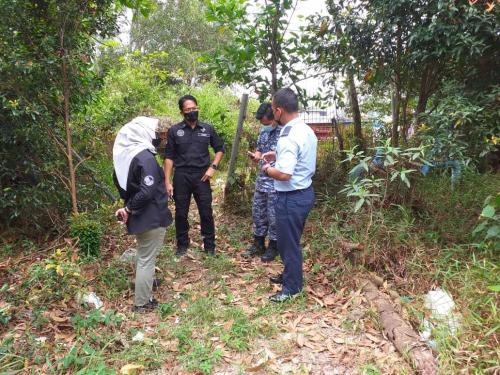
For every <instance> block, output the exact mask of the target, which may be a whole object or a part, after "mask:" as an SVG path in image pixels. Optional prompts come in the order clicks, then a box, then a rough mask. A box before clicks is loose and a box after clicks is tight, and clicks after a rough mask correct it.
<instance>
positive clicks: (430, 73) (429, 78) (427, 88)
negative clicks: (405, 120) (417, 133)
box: [413, 63, 438, 128]
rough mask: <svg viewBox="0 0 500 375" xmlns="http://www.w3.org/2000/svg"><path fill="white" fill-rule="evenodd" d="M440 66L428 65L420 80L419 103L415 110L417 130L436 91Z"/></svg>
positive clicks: (414, 119)
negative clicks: (421, 117)
mask: <svg viewBox="0 0 500 375" xmlns="http://www.w3.org/2000/svg"><path fill="white" fill-rule="evenodd" d="M437 75H438V66H437V63H435V64H431V63H428V64H427V65H426V66H425V68H424V71H423V73H422V77H421V78H420V88H419V92H418V102H417V107H416V108H415V115H414V118H413V121H414V125H415V128H417V127H418V125H419V124H420V115H421V114H422V113H424V112H425V109H426V108H427V102H428V100H429V98H430V97H431V95H432V94H433V93H434V91H436V88H437V85H438V79H437Z"/></svg>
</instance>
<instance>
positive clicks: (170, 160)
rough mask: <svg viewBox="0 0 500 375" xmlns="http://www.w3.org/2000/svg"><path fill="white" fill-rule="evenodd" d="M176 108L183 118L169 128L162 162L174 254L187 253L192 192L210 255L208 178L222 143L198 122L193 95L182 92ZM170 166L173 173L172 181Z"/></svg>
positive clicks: (212, 245)
mask: <svg viewBox="0 0 500 375" xmlns="http://www.w3.org/2000/svg"><path fill="white" fill-rule="evenodd" d="M179 109H180V111H181V114H182V115H183V117H184V121H182V122H180V123H178V124H176V125H174V126H172V127H171V128H170V129H169V131H168V135H167V145H166V148H165V163H164V168H165V185H166V187H167V193H168V194H169V196H173V197H174V200H175V230H176V238H177V251H176V255H177V256H182V255H184V254H186V251H187V248H188V246H189V237H188V232H189V223H188V212H189V204H190V202H191V194H192V195H193V196H194V200H195V201H196V205H197V206H198V212H199V214H200V222H201V235H202V237H203V248H204V249H205V252H207V253H208V254H211V255H213V254H215V225H214V218H213V214H212V189H211V187H210V178H211V177H212V176H213V175H214V173H215V171H216V169H217V166H218V165H219V162H220V160H221V159H222V155H223V154H224V145H223V142H222V139H221V138H220V137H219V136H218V135H217V133H216V132H215V129H214V128H213V127H212V126H211V125H209V124H206V123H203V122H200V121H198V102H197V101H196V98H195V97H193V96H191V95H185V96H183V97H182V98H180V99H179ZM209 145H210V146H211V147H212V148H213V150H214V152H215V157H214V160H213V162H211V161H210V154H209V152H208V151H209V150H208V146H209ZM173 168H175V173H174V177H173V184H172V183H171V182H170V181H171V176H172V170H173Z"/></svg>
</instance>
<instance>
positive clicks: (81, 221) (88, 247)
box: [70, 213, 103, 257]
mask: <svg viewBox="0 0 500 375" xmlns="http://www.w3.org/2000/svg"><path fill="white" fill-rule="evenodd" d="M70 234H71V237H73V238H77V239H78V247H79V249H80V253H81V255H82V256H84V257H97V256H98V255H99V253H100V247H101V238H102V235H103V229H102V226H101V224H100V223H99V222H98V221H96V220H94V219H92V218H91V217H90V215H89V214H88V213H81V214H78V215H74V216H72V217H71V223H70Z"/></svg>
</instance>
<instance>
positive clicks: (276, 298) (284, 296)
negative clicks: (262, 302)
mask: <svg viewBox="0 0 500 375" xmlns="http://www.w3.org/2000/svg"><path fill="white" fill-rule="evenodd" d="M296 295H297V294H290V293H285V292H278V293H276V294H273V295H272V296H270V297H269V301H271V302H285V301H288V300H289V299H291V298H294V297H295V296H296Z"/></svg>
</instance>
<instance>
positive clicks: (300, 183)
mask: <svg viewBox="0 0 500 375" xmlns="http://www.w3.org/2000/svg"><path fill="white" fill-rule="evenodd" d="M317 148H318V139H317V138H316V135H315V134H314V131H313V130H312V129H311V128H310V127H309V125H307V124H306V123H304V121H303V120H302V119H300V118H296V119H293V120H292V121H290V122H288V124H286V125H285V126H284V127H283V129H282V130H281V134H280V138H279V139H278V146H277V149H276V166H275V168H276V169H278V170H279V171H280V172H283V173H286V174H289V175H291V176H292V177H291V178H290V179H289V180H288V181H278V180H274V188H275V189H276V191H293V190H300V189H306V188H308V187H309V186H311V183H312V176H313V175H314V172H315V170H316V150H317Z"/></svg>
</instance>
